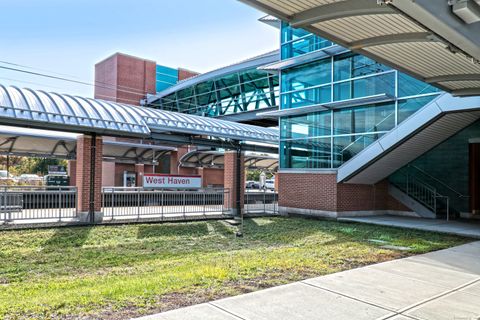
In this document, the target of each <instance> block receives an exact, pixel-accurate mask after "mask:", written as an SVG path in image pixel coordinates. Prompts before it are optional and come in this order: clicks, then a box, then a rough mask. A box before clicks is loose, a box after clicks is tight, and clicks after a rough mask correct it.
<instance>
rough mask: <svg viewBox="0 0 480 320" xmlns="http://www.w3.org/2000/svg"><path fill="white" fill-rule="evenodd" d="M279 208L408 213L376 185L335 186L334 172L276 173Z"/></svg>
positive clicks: (382, 184)
mask: <svg viewBox="0 0 480 320" xmlns="http://www.w3.org/2000/svg"><path fill="white" fill-rule="evenodd" d="M277 177H278V179H279V206H280V207H287V208H298V209H313V210H320V211H329V212H346V211H377V210H379V211H386V210H396V211H411V210H410V209H408V208H406V207H405V206H404V205H402V204H401V203H399V202H398V201H397V200H395V199H394V198H392V197H391V196H390V195H389V193H388V181H386V180H384V181H381V182H379V183H377V184H376V185H361V184H344V183H337V175H336V173H323V174H322V173H285V172H284V173H279V174H278V175H277Z"/></svg>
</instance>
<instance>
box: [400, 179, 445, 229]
mask: <svg viewBox="0 0 480 320" xmlns="http://www.w3.org/2000/svg"><path fill="white" fill-rule="evenodd" d="M398 173H400V174H401V175H403V176H405V177H406V190H404V191H405V193H406V194H407V195H408V196H411V197H414V198H415V199H416V200H417V201H419V202H421V203H422V204H423V205H425V206H427V207H429V208H430V209H432V210H433V212H434V213H435V214H438V212H437V210H438V204H437V199H445V202H446V216H447V221H449V220H450V198H449V197H448V196H445V195H442V194H440V193H438V192H437V189H436V188H435V187H433V186H431V185H429V184H428V183H426V182H424V181H422V180H420V179H418V178H416V177H414V176H412V175H410V174H408V173H406V172H403V171H402V170H400V171H398ZM410 183H413V184H415V185H416V188H415V189H416V190H417V191H418V189H419V188H421V189H424V190H427V191H428V192H430V193H431V194H430V200H431V201H432V203H430V202H428V201H427V200H428V198H427V199H421V198H419V197H416V196H415V195H414V194H413V193H412V192H411V191H412V190H411V186H410ZM394 184H395V183H394Z"/></svg>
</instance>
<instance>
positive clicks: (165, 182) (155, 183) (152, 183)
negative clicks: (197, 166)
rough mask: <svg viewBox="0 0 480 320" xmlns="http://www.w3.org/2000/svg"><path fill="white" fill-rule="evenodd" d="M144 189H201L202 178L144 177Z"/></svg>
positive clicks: (160, 175)
mask: <svg viewBox="0 0 480 320" xmlns="http://www.w3.org/2000/svg"><path fill="white" fill-rule="evenodd" d="M143 187H144V188H147V189H200V188H202V178H201V177H200V176H180V175H169V174H150V173H146V174H145V175H144V176H143Z"/></svg>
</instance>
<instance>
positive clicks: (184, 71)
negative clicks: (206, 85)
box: [178, 68, 199, 81]
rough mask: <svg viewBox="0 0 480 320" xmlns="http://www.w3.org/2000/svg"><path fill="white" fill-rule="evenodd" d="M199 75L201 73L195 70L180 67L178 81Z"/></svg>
mask: <svg viewBox="0 0 480 320" xmlns="http://www.w3.org/2000/svg"><path fill="white" fill-rule="evenodd" d="M198 75H199V73H197V72H194V71H190V70H187V69H182V68H179V69H178V81H182V80H186V79H189V78H192V77H195V76H198Z"/></svg>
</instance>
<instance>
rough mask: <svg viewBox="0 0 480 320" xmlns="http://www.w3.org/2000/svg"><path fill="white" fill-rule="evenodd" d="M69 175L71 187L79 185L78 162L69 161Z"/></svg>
mask: <svg viewBox="0 0 480 320" xmlns="http://www.w3.org/2000/svg"><path fill="white" fill-rule="evenodd" d="M67 174H68V177H69V181H68V182H69V183H68V184H69V186H71V187H74V186H76V185H77V160H68V165H67Z"/></svg>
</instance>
